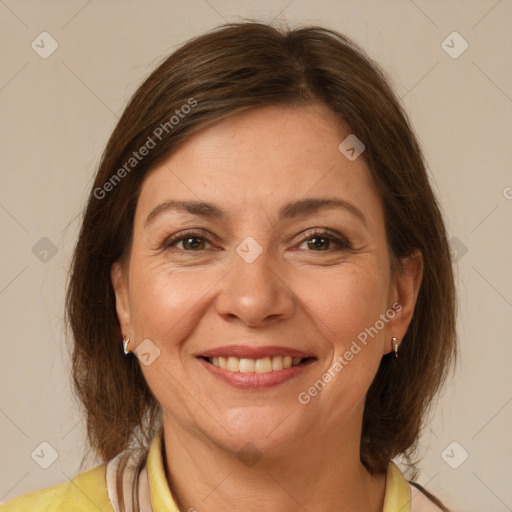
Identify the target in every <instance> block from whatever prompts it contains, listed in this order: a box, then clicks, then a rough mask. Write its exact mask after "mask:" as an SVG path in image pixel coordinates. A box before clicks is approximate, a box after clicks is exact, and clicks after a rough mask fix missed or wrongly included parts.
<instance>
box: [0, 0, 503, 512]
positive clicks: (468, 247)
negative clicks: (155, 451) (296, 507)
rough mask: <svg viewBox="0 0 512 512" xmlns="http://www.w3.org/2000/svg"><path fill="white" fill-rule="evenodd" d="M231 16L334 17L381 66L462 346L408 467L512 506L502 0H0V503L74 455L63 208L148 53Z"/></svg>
mask: <svg viewBox="0 0 512 512" xmlns="http://www.w3.org/2000/svg"><path fill="white" fill-rule="evenodd" d="M242 18H254V19H258V20H262V21H266V22H269V21H271V20H272V19H274V18H277V19H279V20H281V21H283V22H287V23H289V24H291V25H296V24H319V25H323V26H326V27H329V28H333V29H335V30H338V31H341V32H343V33H345V34H346V35H348V36H349V37H351V38H353V39H354V40H355V41H356V42H358V43H359V44H360V45H361V46H362V47H363V48H364V49H365V50H366V51H367V52H368V53H369V55H370V56H371V57H373V58H374V59H375V60H376V61H377V62H379V63H380V64H381V65H382V67H383V68H384V69H385V70H386V72H387V73H389V75H390V76H391V77H392V79H393V82H394V87H395V89H396V91H397V92H398V94H399V96H400V97H401V98H403V103H404V105H405V107H406V110H407V112H408V113H409V115H410V118H411V120H412V124H413V126H414V128H415V130H416V132H417V134H418V137H419V139H420V141H421V143H422V146H423V149H424V152H425V156H426V159H427V162H428V164H429V168H430V170H431V174H432V179H433V181H434V184H435V188H436V190H437V192H438V194H439V197H440V200H441V204H442V207H443V211H444V213H445V216H446V221H447V225H448V230H449V233H450V238H451V239H452V247H453V249H454V256H455V257H456V259H457V260H458V261H457V263H456V267H457V268H456V270H457V281H458V291H459V309H460V312H459V326H458V332H459V339H460V347H461V355H460V360H459V365H458V368H457V370H456V372H455V375H454V377H453V378H452V379H451V380H450V381H449V383H448V384H447V386H446V388H445V390H444V393H443V394H442V397H441V399H440V401H439V404H438V406H437V408H436V409H435V410H434V412H433V414H432V418H431V422H430V424H429V425H428V427H427V428H426V430H425V434H424V436H423V438H422V441H421V447H422V454H424V458H423V461H422V462H421V464H420V466H419V467H420V469H421V473H420V476H419V478H418V481H419V482H420V483H422V484H424V485H426V486H427V487H428V489H430V490H431V491H432V492H434V493H435V494H438V495H439V496H441V497H442V498H443V500H444V501H445V502H446V504H447V505H449V506H451V507H452V508H453V510H455V511H456V510H465V511H467V512H477V511H478V512H480V511H482V510H485V511H487V512H492V511H506V510H512V487H511V486H510V477H511V474H512V462H511V461H512V447H511V445H512V442H511V440H510V425H511V424H512V403H511V402H512V385H511V384H512V377H511V375H512V372H511V371H510V365H511V355H512V343H511V341H512V340H511V331H512V320H511V319H512V273H511V261H512V223H511V219H512V173H511V168H510V162H511V153H512V144H511V135H512V130H511V119H512V72H511V65H510V55H512V38H511V30H510V26H511V22H512V2H510V1H509V0H502V1H496V0H486V1H483V0H481V1H480V0H470V1H468V0H464V1H441V0H438V1H425V0H423V1H420V0H415V1H414V2H413V1H408V0H385V1H378V0H357V1H355V0H354V1H346V0H345V1H329V0H316V1H311V0H294V1H290V0H260V1H257V2H255V1H247V0H246V1H244V0H236V1H235V0H208V1H206V0H190V1H186V0H181V1H180V0H169V1H129V2H122V1H120V0H116V1H114V0H111V1H109V2H102V1H99V0H93V1H90V2H87V1H80V2H77V1H64V0H62V1H55V0H46V1H45V2H42V1H41V2H34V1H30V2H29V1H12V0H10V1H9V0H6V1H5V2H2V3H0V34H1V36H0V37H1V42H2V49H3V51H2V61H3V62H2V66H1V69H0V107H1V113H2V123H1V127H0V141H1V145H2V146H1V147H2V150H1V152H0V162H1V178H0V180H1V181H0V183H1V186H0V229H1V233H2V263H1V265H0V308H1V309H0V310H1V323H0V329H1V340H2V341H1V343H2V351H1V357H0V379H1V390H2V394H1V398H0V429H1V443H2V447H1V459H2V467H1V468H0V502H2V501H7V500H9V499H12V498H14V497H16V496H18V495H21V494H24V493H27V492H29V491H32V490H35V489H40V488H43V487H47V486H49V485H53V484H56V483H61V482H64V481H66V480H67V479H68V478H70V477H72V476H73V475H74V474H76V473H77V472H78V471H79V470H80V469H84V468H80V462H81V459H82V456H83V455H84V451H85V448H86V444H85V435H84V424H83V418H82V415H81V413H80V412H79V409H78V408H77V406H76V404H74V402H73V399H72V395H71V390H70V380H69V369H70V368H69V354H68V346H69V338H68V336H67V335H66V334H65V332H64V324H63V318H64V315H63V311H64V304H63V299H64V291H65V285H66V278H67V269H68V267H69V262H70V255H71V251H72V248H73V244H74V242H75V240H76V236H77V231H78V229H79V218H78V217H77V216H79V214H80V212H81V209H82V207H83V205H84V200H85V197H86V194H87V193H88V189H89V187H90V185H91V180H92V176H93V174H94V172H95V169H96V167H97V165H98V163H99V159H100V155H101V152H102V150H103V148H104V146H105V144H106V142H107V138H108V136H109V135H110V132H111V131H112V129H113V128H114V126H115V123H116V121H117V118H118V116H119V115H120V113H121V112H122V109H123V107H124V106H125V104H126V102H127V100H128V98H129V97H130V96H131V94H132V93H133V92H134V91H135V88H136V87H137V86H138V84H140V82H141V81H142V80H143V79H144V77H145V76H147V74H148V73H149V72H150V71H151V70H152V69H153V68H154V67H155V65H156V64H157V63H158V62H159V61H160V60H161V58H162V57H163V56H165V55H167V54H168V53H169V52H170V51H172V50H173V48H175V47H176V46H177V45H179V44H181V43H183V42H185V41H186V40H187V39H188V38H190V37H192V36H195V35H199V34H201V33H203V32H205V31H207V30H209V29H211V28H213V27H214V26H216V25H218V24H221V23H224V22H225V21H237V20H240V19H242ZM44 31H46V32H48V33H49V34H51V36H52V37H53V38H54V39H55V40H56V41H57V43H58V48H57V49H56V50H55V51H54V53H52V54H51V55H50V56H49V57H47V58H45V59H44V58H42V57H41V56H40V55H39V54H38V53H36V51H34V49H33V48H32V47H31V43H32V42H33V41H35V42H36V43H37V42H38V41H39V43H38V44H39V51H40V52H43V53H44V51H49V49H51V46H50V44H51V41H50V39H49V38H48V36H41V37H44V38H45V39H44V41H45V43H44V45H43V44H42V43H41V42H40V40H41V37H39V35H40V34H41V33H42V32H44ZM454 31H456V32H458V33H459V34H460V35H461V36H462V38H463V39H464V40H465V41H466V42H467V43H468V45H469V46H468V48H467V49H466V51H465V52H464V53H462V54H461V55H460V56H457V58H453V57H454V56H456V55H455V53H458V52H460V50H461V49H462V48H463V46H462V45H463V44H464V42H463V41H462V39H458V36H453V35H451V36H450V37H449V38H448V39H447V42H445V43H444V47H445V48H446V45H448V47H452V48H451V49H450V50H449V51H451V52H452V56H450V55H449V54H448V53H447V52H446V51H445V50H444V49H443V46H442V42H443V41H444V40H445V39H446V38H447V37H448V36H449V35H450V34H452V32H454ZM454 37H455V39H454ZM42 46H44V48H42ZM45 237H46V238H47V239H48V240H46V239H44V238H45ZM41 239H43V240H41ZM34 247H35V248H34ZM55 250H56V251H57V252H56V253H55V254H54V255H53V252H54V251H55ZM52 251H53V252H52ZM42 442H47V443H49V444H50V445H51V446H52V447H53V448H54V449H55V450H56V452H57V453H58V459H57V460H56V461H55V463H54V464H52V465H51V466H50V467H49V468H48V469H43V468H41V467H40V465H38V464H37V463H36V461H35V459H37V453H41V446H40V444H41V443H42ZM453 442H456V443H458V445H452V444H451V443H453ZM34 450H35V452H34ZM466 452H467V454H468V457H467V459H466V460H465V461H464V462H462V460H463V459H464V457H465V453H466ZM32 453H35V455H34V458H33V457H32V455H31V454H32ZM45 453H50V452H49V451H48V449H46V451H45ZM45 456H46V455H45ZM461 462H462V463H461ZM94 464H95V461H94V460H89V461H88V467H92V465H94ZM459 464H460V465H459ZM451 466H458V467H457V468H456V469H454V468H453V467H451Z"/></svg>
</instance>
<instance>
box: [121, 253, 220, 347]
mask: <svg viewBox="0 0 512 512" xmlns="http://www.w3.org/2000/svg"><path fill="white" fill-rule="evenodd" d="M221 277H222V273H221V272H220V270H219V271H217V270H216V269H211V268H210V269H202V270H201V269H193V270H191V269H186V270H170V269H169V268H168V267H166V266H165V264H158V265H151V263H150V264H148V263H147V262H143V261H141V263H140V264H135V265H134V267H133V276H132V282H134V283H136V284H135V286H133V287H132V290H131V293H130V296H131V297H130V299H131V304H132V309H131V316H132V323H133V325H134V331H135V337H136V339H137V340H142V339H144V338H150V339H152V340H154V341H155V343H157V344H158V345H159V346H161V347H162V348H164V347H165V348H169V347H170V346H173V345H176V344H179V343H180V342H181V341H182V340H184V339H186V337H187V336H188V335H189V334H190V333H191V332H192V330H193V329H194V328H195V327H196V326H197V322H198V316H201V315H202V314H204V308H205V305H206V299H207V295H208V292H209V291H210V290H212V288H214V286H215V284H216V283H217V282H218V281H219V279H220V278H221Z"/></svg>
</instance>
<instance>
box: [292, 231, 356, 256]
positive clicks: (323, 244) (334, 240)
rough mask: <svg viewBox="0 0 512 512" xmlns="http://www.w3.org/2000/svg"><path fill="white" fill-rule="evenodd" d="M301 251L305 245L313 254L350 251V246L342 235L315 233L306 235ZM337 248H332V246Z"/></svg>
mask: <svg viewBox="0 0 512 512" xmlns="http://www.w3.org/2000/svg"><path fill="white" fill-rule="evenodd" d="M302 240H303V241H302V243H301V244H300V246H299V249H300V248H302V247H303V246H304V245H306V246H307V248H308V249H310V250H312V251H313V252H326V251H333V250H334V251H341V250H344V249H350V248H351V247H350V244H349V243H348V241H347V240H346V239H345V238H344V237H343V236H341V235H333V234H332V233H330V232H329V231H313V232H309V233H306V234H305V235H304V237H303V239H302ZM333 245H334V246H335V248H332V246H333Z"/></svg>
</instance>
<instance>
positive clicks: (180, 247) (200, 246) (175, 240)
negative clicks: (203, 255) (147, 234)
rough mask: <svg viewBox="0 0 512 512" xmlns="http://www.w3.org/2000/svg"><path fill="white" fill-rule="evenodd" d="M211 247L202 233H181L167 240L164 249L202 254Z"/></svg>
mask: <svg viewBox="0 0 512 512" xmlns="http://www.w3.org/2000/svg"><path fill="white" fill-rule="evenodd" d="M210 245H211V244H210V242H209V241H208V239H207V238H206V237H205V236H203V235H202V233H199V232H185V233H183V232H181V233H175V234H174V235H172V236H171V237H169V238H167V239H166V241H165V242H164V244H163V248H164V249H170V250H177V251H182V252H202V251H204V250H207V249H209V248H210V247H209V246H210Z"/></svg>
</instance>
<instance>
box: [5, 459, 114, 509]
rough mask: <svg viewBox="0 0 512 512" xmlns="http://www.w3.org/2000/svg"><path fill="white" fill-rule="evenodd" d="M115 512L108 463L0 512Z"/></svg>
mask: <svg viewBox="0 0 512 512" xmlns="http://www.w3.org/2000/svg"><path fill="white" fill-rule="evenodd" d="M63 510H73V511H84V512H87V511H89V510H90V511H94V512H98V510H99V511H102V512H113V510H114V509H113V508H112V504H111V502H110V499H109V497H108V492H107V485H106V480H105V464H101V465H99V466H96V467H95V468H92V469H90V470H88V471H84V472H82V473H79V474H78V475H76V476H75V477H74V478H72V479H71V480H69V481H68V482H66V483H63V484H59V485H54V486H52V487H48V488H47V489H42V490H40V491H34V492H31V493H29V494H26V495H24V496H20V497H19V498H15V499H13V500H11V501H9V502H8V503H6V504H5V505H0V512H25V511H27V512H29V511H30V512H39V511H41V512H42V511H45V512H62V511H63Z"/></svg>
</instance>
